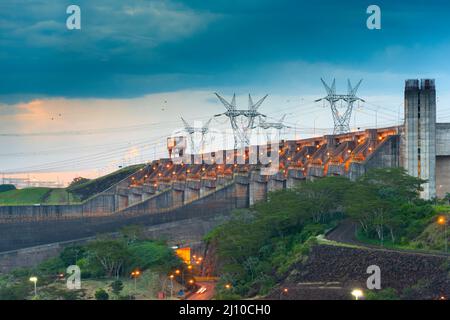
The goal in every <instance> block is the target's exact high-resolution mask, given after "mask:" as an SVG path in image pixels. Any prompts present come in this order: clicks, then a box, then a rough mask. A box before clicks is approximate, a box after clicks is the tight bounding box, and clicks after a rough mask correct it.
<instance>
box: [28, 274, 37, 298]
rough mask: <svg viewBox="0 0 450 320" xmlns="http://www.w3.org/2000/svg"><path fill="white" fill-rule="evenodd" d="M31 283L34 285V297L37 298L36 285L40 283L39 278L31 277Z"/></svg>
mask: <svg viewBox="0 0 450 320" xmlns="http://www.w3.org/2000/svg"><path fill="white" fill-rule="evenodd" d="M30 281H31V282H33V283H34V296H35V297H36V296H37V286H36V283H37V281H38V278H37V277H31V278H30Z"/></svg>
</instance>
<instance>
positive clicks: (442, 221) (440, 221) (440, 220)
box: [437, 216, 448, 253]
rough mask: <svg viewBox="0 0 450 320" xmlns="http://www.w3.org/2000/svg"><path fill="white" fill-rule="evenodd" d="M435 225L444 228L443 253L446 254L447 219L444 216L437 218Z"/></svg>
mask: <svg viewBox="0 0 450 320" xmlns="http://www.w3.org/2000/svg"><path fill="white" fill-rule="evenodd" d="M437 223H438V224H440V225H441V226H444V245H445V253H448V237H447V227H448V223H447V219H446V217H445V216H439V217H438V220H437Z"/></svg>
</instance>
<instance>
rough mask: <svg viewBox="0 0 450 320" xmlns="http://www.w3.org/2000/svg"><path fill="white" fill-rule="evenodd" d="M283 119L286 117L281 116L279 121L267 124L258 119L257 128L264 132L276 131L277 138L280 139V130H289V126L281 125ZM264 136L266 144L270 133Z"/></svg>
mask: <svg viewBox="0 0 450 320" xmlns="http://www.w3.org/2000/svg"><path fill="white" fill-rule="evenodd" d="M284 118H286V115H283V116H282V117H281V118H280V120H278V121H276V122H267V121H265V120H264V119H263V118H260V121H259V125H258V127H260V128H263V129H264V130H268V129H275V130H277V131H278V137H280V136H281V135H280V133H281V130H282V129H285V128H290V127H289V126H287V125H285V124H284V123H283V121H284ZM266 135H267V142H269V140H270V133H269V132H266Z"/></svg>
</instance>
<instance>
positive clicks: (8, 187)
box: [0, 184, 16, 192]
mask: <svg viewBox="0 0 450 320" xmlns="http://www.w3.org/2000/svg"><path fill="white" fill-rule="evenodd" d="M10 190H16V187H15V186H14V185H13V184H0V192H6V191H10Z"/></svg>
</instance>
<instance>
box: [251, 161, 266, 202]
mask: <svg viewBox="0 0 450 320" xmlns="http://www.w3.org/2000/svg"><path fill="white" fill-rule="evenodd" d="M267 180H268V179H267V176H262V175H261V174H260V170H253V171H252V172H251V173H250V185H249V205H250V206H252V205H254V204H255V203H256V202H258V201H265V200H266V199H267Z"/></svg>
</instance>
